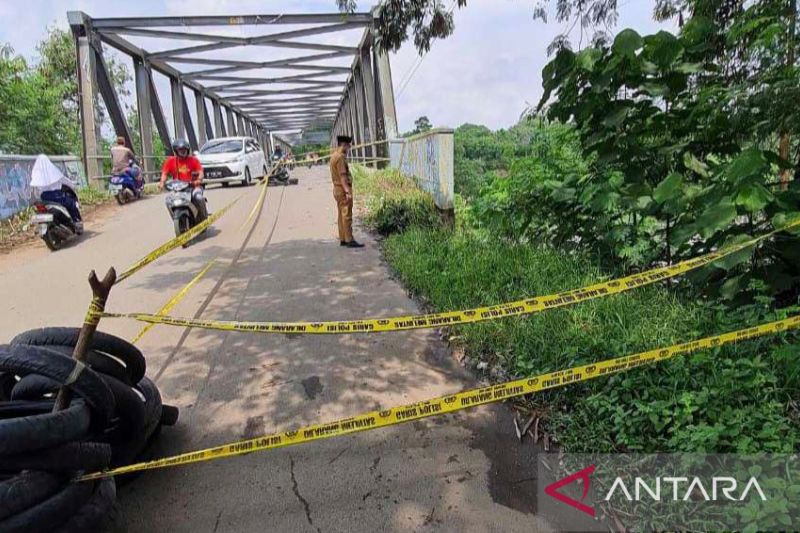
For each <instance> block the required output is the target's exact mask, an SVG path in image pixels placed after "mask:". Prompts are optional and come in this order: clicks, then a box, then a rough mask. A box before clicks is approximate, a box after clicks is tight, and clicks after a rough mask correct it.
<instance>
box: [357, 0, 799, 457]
mask: <svg viewBox="0 0 800 533" xmlns="http://www.w3.org/2000/svg"><path fill="white" fill-rule="evenodd" d="M688 4H691V6H692V9H691V10H690V13H689V14H690V15H691V16H687V18H686V19H685V23H684V24H683V27H682V30H681V32H680V33H679V34H677V35H672V34H669V33H667V32H660V33H658V34H656V35H650V36H640V35H638V34H636V33H635V32H633V31H632V30H625V31H622V32H621V33H620V34H619V35H618V36H617V38H616V39H615V40H614V41H613V42H608V43H606V44H603V43H599V44H597V45H596V46H593V47H590V48H587V49H585V50H583V51H580V52H572V51H570V50H567V49H562V50H561V51H560V52H558V54H557V55H556V56H555V58H554V59H553V61H552V62H551V63H550V64H549V65H548V66H547V67H546V68H545V71H544V73H543V79H544V84H545V97H544V99H543V100H542V102H541V104H540V108H539V110H538V112H535V113H531V114H530V115H529V116H527V117H525V118H524V119H523V120H521V121H520V123H519V124H517V125H515V126H514V127H512V128H510V129H508V130H500V131H490V130H489V129H487V128H485V127H483V126H479V125H471V124H466V125H463V126H461V127H459V128H458V129H457V130H456V138H455V156H456V160H455V179H456V181H455V186H456V193H457V198H456V219H457V223H456V227H455V228H452V229H451V228H445V227H443V226H442V225H441V223H439V222H438V220H437V215H438V214H437V213H436V210H435V207H434V206H433V205H432V203H431V202H430V199H426V198H424V195H421V193H420V192H419V191H417V190H416V188H415V187H414V185H413V182H411V181H410V180H409V179H407V178H403V177H400V176H398V175H397V174H396V173H393V172H392V171H381V172H368V171H365V170H359V171H358V172H357V176H356V178H357V181H356V189H357V191H358V194H357V195H356V196H357V198H360V199H361V209H362V210H363V213H364V214H363V218H364V220H365V221H366V222H367V223H368V224H369V225H371V226H372V227H373V228H374V229H376V230H377V231H378V232H380V233H381V234H383V235H386V236H387V238H386V239H385V240H384V242H383V246H384V252H385V256H386V258H387V260H388V261H389V263H390V264H391V266H392V268H393V269H394V270H395V271H396V273H397V275H398V277H399V278H400V279H401V280H402V281H403V283H404V284H405V285H406V286H407V287H408V288H409V289H410V290H411V291H412V292H413V293H414V294H415V295H416V296H417V297H418V298H419V299H420V300H421V302H422V303H423V304H424V305H425V306H427V307H428V308H429V309H430V310H432V311H445V310H452V309H461V308H468V307H474V306H478V305H489V304H497V303H502V302H505V301H509V300H513V299H519V298H523V297H527V296H535V295H544V294H552V293H555V292H559V291H562V290H565V289H573V288H578V287H581V286H583V285H586V284H589V283H592V282H595V281H598V280H601V279H610V278H612V277H616V276H619V275H623V274H626V273H631V272H635V271H640V270H643V269H646V268H650V267H653V266H659V265H664V264H669V263H674V262H677V261H680V260H682V259H686V258H690V257H696V256H698V255H701V254H703V253H706V252H708V251H710V250H713V249H716V248H719V247H721V246H724V245H726V244H728V243H733V242H738V241H740V240H743V239H748V238H750V237H751V236H756V235H761V234H763V233H766V232H768V231H771V230H773V229H775V228H780V227H782V226H783V225H784V224H785V223H786V222H787V221H789V220H794V219H796V217H797V216H798V213H800V196H799V195H798V191H800V188H798V187H799V186H798V180H797V177H798V175H800V161H798V159H799V158H800V143H798V137H800V131H797V130H798V127H800V126H799V125H800V120H797V117H796V116H795V115H796V111H797V109H795V108H794V107H793V108H792V109H788V108H787V106H786V104H787V103H788V102H791V101H797V100H798V96H800V95H798V94H797V91H798V90H800V89H798V88H799V87H800V67H798V64H797V63H798V61H797V58H796V56H795V55H794V50H795V48H796V46H797V44H798V43H797V41H798V37H797V34H796V31H795V30H794V27H793V26H792V29H791V31H790V32H787V31H786V29H787V28H789V25H788V24H787V21H788V20H789V19H787V16H788V15H789V14H788V13H787V11H786V10H785V9H779V6H778V4H779V3H777V2H768V1H762V2H754V3H752V4H748V5H749V6H750V7H747V8H741V9H739V8H737V9H733V10H731V11H724V12H723V11H715V10H713V9H710V8H709V7H708V6H709V5H711V4H713V2H711V3H709V2H689V3H688ZM712 7H713V6H712ZM792 20H793V19H792ZM720 65H724V68H720ZM795 107H796V106H795ZM773 110H774V112H773ZM778 110H780V112H778ZM792 117H794V118H792ZM796 234H797V232H796V231H792V232H788V231H786V232H781V233H779V234H778V235H777V236H776V237H775V238H774V239H771V240H770V241H768V242H764V243H763V244H761V245H759V246H757V247H754V248H753V249H751V250H748V251H746V252H743V253H740V254H736V255H735V256H733V257H731V258H729V259H726V260H724V261H720V262H718V263H717V264H715V265H712V266H709V267H706V268H704V269H702V270H701V271H699V272H697V273H694V274H692V275H689V276H686V277H684V278H682V279H680V280H677V281H675V282H672V283H665V284H662V285H659V286H656V287H650V288H646V289H641V290H637V291H634V292H632V293H628V294H624V295H618V296H613V297H610V298H606V299H603V300H599V301H595V302H590V303H586V304H582V305H578V306H573V307H570V308H566V309H560V310H554V311H548V312H545V313H541V314H538V315H533V316H529V317H521V318H511V319H504V320H497V321H493V322H486V323H481V324H473V325H465V326H457V327H454V328H451V329H449V330H448V337H449V339H450V341H451V342H452V343H453V344H455V345H457V346H458V347H459V349H460V350H463V352H464V354H465V356H466V359H465V361H466V363H467V364H468V366H470V367H472V368H475V369H476V370H478V371H480V372H483V373H484V374H485V376H486V377H487V378H489V379H493V380H501V379H506V378H509V377H521V376H527V375H533V374H538V373H541V372H547V371H553V370H557V369H561V368H567V367H570V366H573V365H576V364H583V363H588V362H591V361H599V360H603V359H607V358H610V357H615V356H620V355H627V354H633V353H636V352H639V351H643V350H648V349H654V348H657V347H660V346H667V345H670V344H673V343H676V342H683V341H688V340H691V339H694V338H698V337H702V336H707V335H712V334H717V333H721V332H724V331H729V330H733V329H737V328H743V327H747V326H751V325H754V324H757V323H761V322H766V321H769V320H775V319H777V318H782V317H785V316H788V315H791V314H793V313H797V312H799V311H800V308H798V306H797V303H798V293H799V291H798V288H799V287H800V284H799V283H798V282H799V281H800V272H798V270H797V269H798V265H800V261H798V259H800V257H798V255H797V253H798V252H797V251H798V250H800V247H799V246H798V244H800V243H798V239H797V237H796ZM798 398H800V348H798V344H797V334H794V333H790V334H786V335H783V336H774V337H767V338H762V339H759V340H753V341H748V342H745V343H742V344H740V345H737V346H728V347H723V348H718V349H715V350H711V351H704V352H699V353H696V354H693V355H689V356H684V357H680V358H677V359H675V360H672V361H670V362H667V363H663V364H660V365H658V366H654V367H651V368H645V369H639V370H635V371H632V372H628V373H625V374H623V375H618V376H613V377H610V378H607V379H598V380H595V381H592V382H586V383H583V384H579V385H575V386H571V387H569V388H566V389H562V390H556V391H551V392H548V393H544V394H539V395H536V396H534V397H532V398H530V399H529V402H530V404H529V407H530V408H531V409H532V410H533V411H534V412H535V413H538V414H540V415H542V416H543V418H544V420H545V428H546V431H548V432H549V433H550V434H551V435H552V436H553V437H554V439H555V440H557V442H558V443H559V444H560V445H561V446H562V447H563V448H564V449H566V450H568V451H593V452H611V451H641V452H656V451H686V452H693V451H696V452H743V453H754V452H793V451H797V450H798V449H799V448H800V440H799V439H800V425H798V422H799V420H798V417H800V412H799V411H798V407H799V406H800V404H799V403H798Z"/></svg>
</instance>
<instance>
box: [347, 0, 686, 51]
mask: <svg viewBox="0 0 800 533" xmlns="http://www.w3.org/2000/svg"><path fill="white" fill-rule="evenodd" d="M617 1H618V0H537V1H536V3H535V4H533V16H534V18H539V19H541V20H544V21H545V22H546V21H547V18H548V17H547V10H548V7H549V6H553V7H554V8H555V11H556V17H555V18H556V21H557V22H560V23H565V24H566V25H568V26H569V29H570V30H572V28H574V27H575V25H577V24H579V25H580V28H581V43H579V44H582V43H583V39H582V37H583V31H584V30H587V31H588V30H592V32H593V37H592V42H594V43H599V42H605V40H607V35H606V34H605V33H604V32H602V31H597V28H600V27H603V26H608V25H610V24H613V23H614V22H616V17H617ZM666 1H675V0H666ZM336 3H337V4H338V6H339V9H340V10H341V11H342V12H345V13H352V12H354V11H355V10H356V9H357V8H358V2H357V1H356V0H336ZM466 5H467V0H452V3H451V5H450V7H449V8H448V9H446V8H445V3H444V2H443V1H442V0H387V1H384V2H381V3H380V5H379V6H378V8H377V9H378V10H377V19H378V20H377V34H378V36H377V39H376V40H377V43H376V44H377V45H378V46H379V47H380V48H382V49H384V50H389V51H395V52H396V51H397V50H398V49H400V46H401V45H402V44H403V43H404V42H405V41H406V40H407V39H408V33H409V30H411V32H412V33H413V36H414V46H416V47H417V50H418V51H419V52H420V53H423V52H427V51H428V50H430V47H431V41H433V39H444V38H446V37H449V36H450V35H451V34H452V33H453V30H454V28H455V26H454V24H453V13H452V12H453V10H454V9H455V8H456V7H458V8H462V7H465V6H466ZM567 33H569V31H568V32H567ZM588 42H589V39H588V38H587V43H588ZM563 47H567V48H569V47H570V42H569V39H568V37H567V34H563V35H559V36H558V37H556V39H555V40H554V41H553V43H552V44H551V45H550V47H549V48H548V52H552V51H555V50H558V49H560V48H563Z"/></svg>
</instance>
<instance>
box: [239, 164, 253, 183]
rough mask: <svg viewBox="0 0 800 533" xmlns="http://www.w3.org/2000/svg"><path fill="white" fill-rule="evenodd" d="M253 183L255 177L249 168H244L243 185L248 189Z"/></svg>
mask: <svg viewBox="0 0 800 533" xmlns="http://www.w3.org/2000/svg"><path fill="white" fill-rule="evenodd" d="M252 182H253V177H252V176H251V175H250V169H249V168H248V167H244V180H242V185H243V186H245V187H247V186H248V185H250V184H251V183H252Z"/></svg>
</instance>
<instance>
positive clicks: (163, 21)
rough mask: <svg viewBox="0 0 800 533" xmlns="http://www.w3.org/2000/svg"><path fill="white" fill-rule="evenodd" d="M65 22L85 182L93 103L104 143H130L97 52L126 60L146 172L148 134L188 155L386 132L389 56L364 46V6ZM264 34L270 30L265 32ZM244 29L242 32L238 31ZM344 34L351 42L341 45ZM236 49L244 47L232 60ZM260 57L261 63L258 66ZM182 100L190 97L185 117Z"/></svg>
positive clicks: (369, 17)
mask: <svg viewBox="0 0 800 533" xmlns="http://www.w3.org/2000/svg"><path fill="white" fill-rule="evenodd" d="M67 15H68V20H69V24H70V27H71V29H72V33H73V35H74V37H75V42H76V50H77V58H78V79H79V92H80V98H79V102H80V112H81V126H82V136H83V148H84V151H83V153H84V164H85V168H86V172H87V175H88V176H89V177H90V178H94V179H96V178H98V177H100V175H101V168H102V166H101V164H100V163H101V160H102V159H103V158H104V157H105V156H103V155H102V154H99V153H98V150H99V148H98V147H99V142H98V138H99V136H100V124H99V120H98V118H97V113H96V109H97V107H96V105H97V102H98V95H99V96H101V97H102V99H103V102H104V104H105V107H106V109H107V111H108V115H109V118H110V120H111V123H112V125H113V128H114V131H115V133H116V135H117V136H120V137H123V138H124V139H125V141H126V143H127V144H128V146H131V147H133V142H132V136H131V125H130V124H129V123H128V120H127V119H126V117H125V113H124V112H123V107H122V105H121V103H120V97H119V95H118V92H117V90H116V88H115V86H114V84H113V82H112V80H111V76H110V72H109V68H108V63H107V61H106V59H105V57H104V49H105V47H106V46H108V47H111V48H114V49H116V50H118V51H119V52H122V53H124V54H127V55H128V56H130V57H131V59H132V60H133V66H134V76H135V85H136V103H137V105H136V110H137V113H138V117H137V118H138V129H139V138H140V139H141V146H140V153H139V154H138V155H139V156H140V159H141V160H142V162H143V165H144V170H145V172H147V173H154V172H155V171H156V170H157V169H155V168H153V167H154V159H155V158H154V153H153V142H152V140H153V137H154V132H155V133H157V135H158V137H159V138H160V140H161V143H162V144H163V145H164V146H165V147H167V149H168V147H169V146H170V145H171V143H172V139H173V138H174V137H184V138H186V139H187V140H188V141H189V143H190V144H191V146H192V149H193V150H196V149H198V148H199V147H200V146H202V145H203V144H204V143H205V142H206V141H207V140H208V139H213V138H217V137H224V136H231V135H239V136H242V135H244V136H251V137H254V138H256V139H258V141H259V142H260V144H261V146H262V147H263V148H264V150H265V152H266V153H270V152H271V151H272V150H273V145H274V144H276V143H277V144H285V143H286V141H285V140H284V138H283V137H281V136H279V135H278V134H279V133H286V132H292V131H302V130H304V129H306V128H309V127H320V126H322V127H328V128H330V130H331V131H332V134H333V136H335V135H337V134H348V135H351V136H353V137H354V143H355V144H366V143H371V142H374V141H379V140H386V139H391V138H394V137H396V136H397V118H396V113H395V101H394V92H393V88H392V74H391V68H390V65H389V58H388V55H387V54H386V53H385V52H383V51H382V50H380V49H379V48H378V47H377V46H375V42H376V40H375V29H374V22H375V10H373V11H372V12H367V13H349V14H343V13H330V14H275V15H270V14H266V15H234V16H189V17H131V18H92V17H90V16H89V15H87V14H86V13H83V12H79V11H71V12H69V13H68V14H67ZM275 26H283V28H280V29H274V28H272V27H275ZM287 26H288V27H289V28H290V29H286V27H287ZM264 27H271V28H270V29H272V30H273V31H271V32H270V33H266V32H267V31H268V30H266V28H264ZM245 31H248V32H250V33H249V34H248V35H244V33H245ZM354 34H355V38H353V36H354ZM348 37H349V38H350V40H351V41H354V42H347V41H348ZM137 39H138V40H140V41H142V40H144V41H149V42H151V43H152V42H156V43H158V44H159V45H160V46H159V49H158V50H147V49H145V48H144V46H143V45H140V44H135V41H136V40H137ZM331 39H336V41H335V42H331ZM165 45H166V46H165ZM245 48H249V49H250V50H248V51H246V52H245V54H247V58H246V59H243V58H242V57H241V55H242V52H241V51H242V50H243V49H245ZM262 51H263V53H264V55H265V56H270V57H265V58H263V59H265V60H261V59H262V57H261V52H262ZM254 52H255V53H254ZM237 53H238V54H239V55H238V56H237ZM254 56H255V57H258V60H253V57H254ZM275 56H279V57H277V58H276V57H275ZM155 72H157V73H159V74H161V75H163V76H165V77H166V78H167V79H168V80H169V87H170V91H169V92H170V99H171V109H172V117H171V120H172V132H174V135H171V131H170V128H169V127H168V122H167V121H168V118H167V116H166V115H165V112H164V107H163V106H162V104H161V101H160V98H159V93H158V91H157V90H156V83H155V82H154V73H155ZM276 72H277V73H276ZM187 92H189V93H190V94H191V95H193V97H194V105H195V108H194V120H193V118H192V113H191V111H190V105H191V100H190V99H187ZM209 104H210V106H209ZM209 109H210V111H209ZM385 150H386V147H385V144H384V145H371V146H366V147H364V148H360V149H356V150H355V153H354V154H353V155H354V156H356V157H360V158H365V159H369V158H378V157H381V156H385Z"/></svg>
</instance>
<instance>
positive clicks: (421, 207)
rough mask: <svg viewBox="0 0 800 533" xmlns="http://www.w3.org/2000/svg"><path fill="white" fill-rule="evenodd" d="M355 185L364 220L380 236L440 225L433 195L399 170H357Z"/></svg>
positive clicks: (354, 179)
mask: <svg viewBox="0 0 800 533" xmlns="http://www.w3.org/2000/svg"><path fill="white" fill-rule="evenodd" d="M353 186H354V189H355V191H356V193H355V196H356V198H357V199H358V203H359V205H361V206H363V207H364V210H365V221H366V222H367V224H368V225H369V226H370V227H371V228H373V229H374V230H375V231H377V232H378V233H380V234H381V235H391V234H393V233H398V232H401V231H404V230H405V229H407V228H410V227H423V228H435V227H438V226H440V225H441V218H440V216H439V212H438V211H437V209H436V205H435V204H434V202H433V198H432V197H431V195H430V194H428V193H426V192H424V191H422V190H421V189H420V188H419V187H417V186H416V184H415V183H414V182H413V181H412V180H411V179H410V178H407V177H405V176H403V175H401V174H400V173H399V172H397V171H396V170H383V171H370V170H368V169H365V168H363V167H354V168H353Z"/></svg>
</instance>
